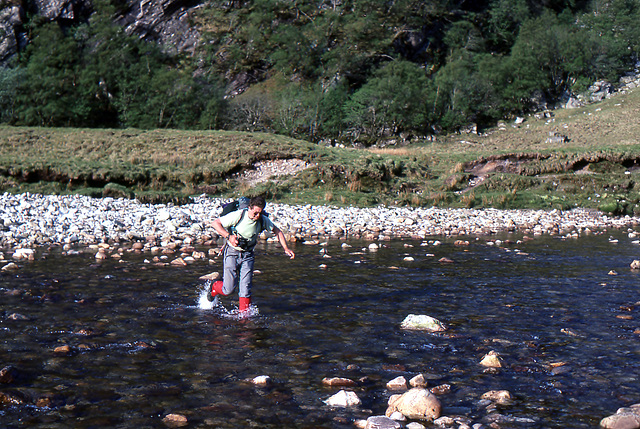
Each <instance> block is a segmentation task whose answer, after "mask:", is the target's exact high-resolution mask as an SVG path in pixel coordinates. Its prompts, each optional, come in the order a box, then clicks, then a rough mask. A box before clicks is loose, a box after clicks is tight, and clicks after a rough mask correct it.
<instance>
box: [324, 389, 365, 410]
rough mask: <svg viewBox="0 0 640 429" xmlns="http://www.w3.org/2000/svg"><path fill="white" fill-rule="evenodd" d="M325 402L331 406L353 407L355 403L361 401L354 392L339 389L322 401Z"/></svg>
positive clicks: (358, 403) (357, 403)
mask: <svg viewBox="0 0 640 429" xmlns="http://www.w3.org/2000/svg"><path fill="white" fill-rule="evenodd" d="M324 403H325V404H327V405H330V406H332V407H344V408H346V407H353V406H356V405H360V404H361V401H360V398H358V395H356V394H355V393H354V392H351V391H347V390H341V391H339V392H338V393H336V394H335V395H333V396H331V397H330V398H328V399H326V400H325V401H324Z"/></svg>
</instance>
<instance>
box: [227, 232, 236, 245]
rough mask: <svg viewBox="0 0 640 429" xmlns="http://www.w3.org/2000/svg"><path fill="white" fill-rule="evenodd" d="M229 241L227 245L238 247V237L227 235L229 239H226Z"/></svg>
mask: <svg viewBox="0 0 640 429" xmlns="http://www.w3.org/2000/svg"><path fill="white" fill-rule="evenodd" d="M227 240H228V241H229V244H230V245H232V246H234V247H238V236H237V235H235V234H231V235H229V238H228V239H227Z"/></svg>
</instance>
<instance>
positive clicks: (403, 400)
mask: <svg viewBox="0 0 640 429" xmlns="http://www.w3.org/2000/svg"><path fill="white" fill-rule="evenodd" d="M441 410H442V405H441V404H440V401H439V400H438V398H436V396H435V395H434V394H432V393H431V392H429V391H428V390H427V389H423V388H420V387H416V388H413V389H411V390H409V391H407V392H406V393H404V394H402V395H394V396H392V397H391V398H389V407H388V408H387V412H386V413H385V415H387V416H390V415H392V414H393V413H394V412H396V411H399V412H400V413H402V414H403V415H404V416H405V417H407V418H408V419H412V420H435V419H437V418H438V417H440V412H441Z"/></svg>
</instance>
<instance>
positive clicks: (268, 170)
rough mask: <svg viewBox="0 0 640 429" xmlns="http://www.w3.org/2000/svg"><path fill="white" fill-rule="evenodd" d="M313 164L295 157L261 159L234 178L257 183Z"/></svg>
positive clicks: (298, 170) (294, 172)
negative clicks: (251, 167)
mask: <svg viewBox="0 0 640 429" xmlns="http://www.w3.org/2000/svg"><path fill="white" fill-rule="evenodd" d="M313 166H314V164H311V163H309V162H306V161H303V160H301V159H295V158H294V159H276V160H271V161H260V162H256V163H255V164H253V169H251V170H245V171H243V172H241V173H239V174H237V175H236V176H234V179H236V180H238V181H239V182H243V183H246V184H248V185H256V184H258V183H262V182H266V181H268V180H272V179H273V178H277V177H280V176H293V175H295V174H297V173H299V172H301V171H303V170H306V169H307V168H311V167H313Z"/></svg>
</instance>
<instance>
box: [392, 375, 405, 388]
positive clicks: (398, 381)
mask: <svg viewBox="0 0 640 429" xmlns="http://www.w3.org/2000/svg"><path fill="white" fill-rule="evenodd" d="M387 389H389V390H406V389H407V379H406V378H404V377H403V376H399V377H396V378H394V379H393V380H391V381H389V382H388V383H387Z"/></svg>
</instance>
